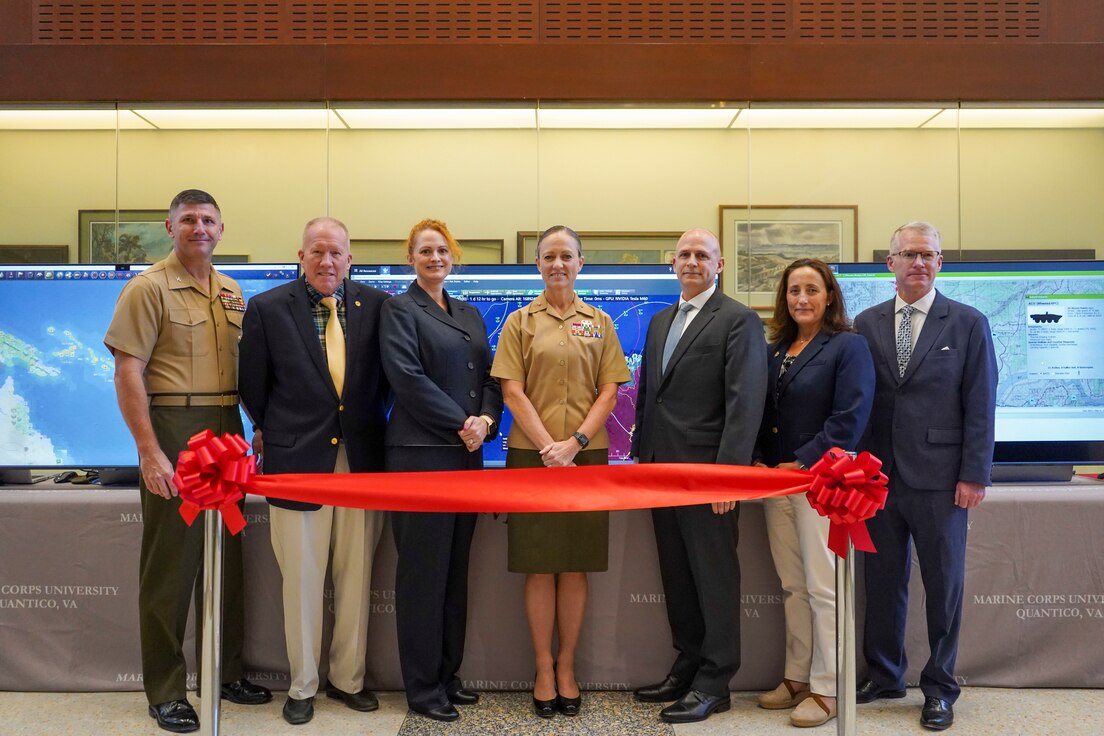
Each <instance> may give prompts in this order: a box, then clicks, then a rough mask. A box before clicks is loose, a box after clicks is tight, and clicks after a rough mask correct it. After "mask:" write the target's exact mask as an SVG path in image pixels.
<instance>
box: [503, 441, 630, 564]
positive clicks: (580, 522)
mask: <svg viewBox="0 0 1104 736" xmlns="http://www.w3.org/2000/svg"><path fill="white" fill-rule="evenodd" d="M607 462H608V451H607V450H605V449H600V450H584V451H582V452H580V453H579V454H578V455H576V456H575V464H576V465H605V464H606V463H607ZM506 467H507V468H541V467H544V463H543V462H541V456H540V453H539V452H537V451H536V450H519V449H516V448H512V447H511V448H510V449H509V450H508V451H507V453H506ZM507 529H508V532H509V541H510V547H509V550H510V551H509V570H510V572H524V573H557V572H605V570H606V568H608V567H609V512H608V511H571V512H550V513H522V514H510V516H509V521H508V522H507Z"/></svg>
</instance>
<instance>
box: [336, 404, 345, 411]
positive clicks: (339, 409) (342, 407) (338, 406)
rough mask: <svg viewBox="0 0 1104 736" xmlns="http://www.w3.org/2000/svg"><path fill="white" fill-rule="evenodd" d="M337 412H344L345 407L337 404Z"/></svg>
mask: <svg viewBox="0 0 1104 736" xmlns="http://www.w3.org/2000/svg"><path fill="white" fill-rule="evenodd" d="M337 410H338V411H345V405H344V404H338V405H337Z"/></svg>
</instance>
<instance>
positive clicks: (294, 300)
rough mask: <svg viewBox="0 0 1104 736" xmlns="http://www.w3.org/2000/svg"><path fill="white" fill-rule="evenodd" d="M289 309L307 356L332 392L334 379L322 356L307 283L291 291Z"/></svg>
mask: <svg viewBox="0 0 1104 736" xmlns="http://www.w3.org/2000/svg"><path fill="white" fill-rule="evenodd" d="M288 309H289V310H291V318H292V320H293V321H294V322H295V327H296V328H297V329H298V330H299V337H301V338H302V340H303V345H304V346H305V347H306V349H307V355H309V356H310V357H311V361H312V362H313V363H314V367H315V368H316V369H318V373H319V374H320V375H321V377H322V378H323V379H324V380H325V381H326V383H327V384H328V385H329V387H330V390H331V391H332V390H333V379H332V378H330V369H329V367H328V366H327V365H326V356H325V355H323V354H322V343H321V342H320V341H319V339H318V329H317V328H316V327H315V326H314V316H313V315H312V314H311V303H310V297H309V296H308V295H307V287H306V282H305V281H303V282H302V283H300V284H299V285H298V286H297V287H296V288H294V289H292V290H291V296H289V297H288Z"/></svg>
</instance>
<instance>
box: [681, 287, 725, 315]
mask: <svg viewBox="0 0 1104 736" xmlns="http://www.w3.org/2000/svg"><path fill="white" fill-rule="evenodd" d="M716 290H717V285H716V284H713V285H712V286H710V287H709V288H708V289H706V290H705V291H703V292H702V293H700V294H698V295H697V296H696V297H694V298H693V299H683V298H682V297H681V296H680V297H679V303H678V305H679V307H681V306H682V305H683V304H686V303H687V302H689V303H690V304H693V305H694V309H697V310H698V311H701V309H702V308H704V307H705V303H706V302H707V301H709V300H710V299H711V298H712V297H713V292H715V291H716Z"/></svg>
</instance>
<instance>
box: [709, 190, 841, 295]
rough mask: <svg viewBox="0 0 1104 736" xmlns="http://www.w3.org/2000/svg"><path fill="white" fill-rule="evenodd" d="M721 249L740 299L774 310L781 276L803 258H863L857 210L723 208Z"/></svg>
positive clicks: (828, 207) (834, 260) (838, 260)
mask: <svg viewBox="0 0 1104 736" xmlns="http://www.w3.org/2000/svg"><path fill="white" fill-rule="evenodd" d="M720 211H721V248H722V252H723V253H725V254H726V255H727V256H728V257H730V258H731V256H732V255H735V263H731V262H730V263H729V264H727V268H726V269H725V271H726V272H728V273H729V278H731V279H733V280H734V286H735V292H734V293H735V295H736V297H737V298H738V299H741V300H747V302H748V305H749V306H752V307H756V308H760V309H762V308H770V307H771V306H773V302H774V293H775V290H776V289H777V288H778V279H779V278H780V277H781V275H782V272H783V271H784V270H785V269H786V266H788V265H789V264H790V263H792V262H793V261H795V260H797V259H798V258H818V259H820V260H822V261H824V262H826V263H849V262H853V261H855V259H856V258H857V257H858V248H859V243H858V207H857V206H855V205H753V206H748V205H721V207H720Z"/></svg>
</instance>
